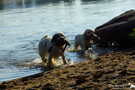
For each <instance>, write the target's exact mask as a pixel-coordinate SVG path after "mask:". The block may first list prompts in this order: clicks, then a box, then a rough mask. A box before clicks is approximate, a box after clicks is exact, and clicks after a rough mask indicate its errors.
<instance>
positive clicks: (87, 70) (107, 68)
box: [0, 48, 135, 90]
mask: <svg viewBox="0 0 135 90" xmlns="http://www.w3.org/2000/svg"><path fill="white" fill-rule="evenodd" d="M134 72H135V48H130V49H125V50H120V51H118V52H114V53H108V54H105V55H102V56H100V57H98V58H96V59H91V60H87V61H84V62H81V63H78V64H75V65H71V66H65V67H62V68H57V69H52V70H49V71H47V72H44V73H39V74H35V75H31V76H28V77H25V78H19V79H15V80H11V81H5V82H2V83H0V89H1V90H5V89H17V90H19V89H23V90H37V89H38V90H42V89H44V90H65V89H66V90H71V89H73V90H74V89H83V90H84V89H104V90H105V89H129V88H130V86H129V85H128V84H129V83H131V84H133V85H135V73H134Z"/></svg>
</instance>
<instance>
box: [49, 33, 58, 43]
mask: <svg viewBox="0 0 135 90" xmlns="http://www.w3.org/2000/svg"><path fill="white" fill-rule="evenodd" d="M58 37H59V36H58V35H56V34H54V35H53V37H52V40H51V41H52V43H53V44H54V45H55V42H56V40H57V39H58Z"/></svg>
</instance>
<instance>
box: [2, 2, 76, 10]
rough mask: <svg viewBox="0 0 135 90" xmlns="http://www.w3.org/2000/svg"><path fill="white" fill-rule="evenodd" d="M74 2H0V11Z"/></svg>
mask: <svg viewBox="0 0 135 90" xmlns="http://www.w3.org/2000/svg"><path fill="white" fill-rule="evenodd" d="M74 1H75V0H0V10H3V9H15V8H28V7H35V6H36V5H42V4H48V3H60V2H63V3H69V4H72V3H73V2H74Z"/></svg>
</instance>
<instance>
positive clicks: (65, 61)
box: [62, 54, 68, 64]
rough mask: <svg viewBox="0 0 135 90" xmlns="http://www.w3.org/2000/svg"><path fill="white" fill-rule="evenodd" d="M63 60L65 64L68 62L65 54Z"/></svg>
mask: <svg viewBox="0 0 135 90" xmlns="http://www.w3.org/2000/svg"><path fill="white" fill-rule="evenodd" d="M62 60H63V63H64V64H68V62H67V60H66V56H65V54H63V55H62Z"/></svg>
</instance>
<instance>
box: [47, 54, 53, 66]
mask: <svg viewBox="0 0 135 90" xmlns="http://www.w3.org/2000/svg"><path fill="white" fill-rule="evenodd" d="M51 65H52V54H51V53H49V59H48V63H47V66H48V67H51Z"/></svg>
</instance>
